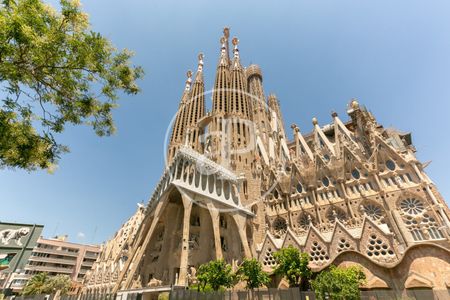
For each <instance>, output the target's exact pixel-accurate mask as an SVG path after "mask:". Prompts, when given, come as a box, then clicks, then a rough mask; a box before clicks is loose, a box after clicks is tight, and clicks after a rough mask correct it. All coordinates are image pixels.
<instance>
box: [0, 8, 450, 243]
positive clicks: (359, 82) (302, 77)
mask: <svg viewBox="0 0 450 300" xmlns="http://www.w3.org/2000/svg"><path fill="white" fill-rule="evenodd" d="M53 3H54V2H53ZM83 7H84V9H85V10H86V11H87V12H88V13H89V15H90V17H91V23H92V25H93V29H94V30H96V31H99V32H101V33H103V34H104V35H105V36H107V37H108V38H110V39H111V40H112V41H113V43H114V44H115V45H116V46H117V47H118V48H129V49H132V50H134V51H135V52H136V56H135V59H134V62H135V63H136V64H139V65H142V66H143V67H144V69H145V71H146V76H145V79H144V80H142V81H141V82H140V85H141V87H142V93H141V94H140V95H138V96H136V97H132V98H131V97H123V99H121V101H120V107H119V109H117V110H116V111H115V113H114V117H115V120H116V125H117V127H118V132H117V134H116V135H115V136H113V137H109V138H98V137H96V136H95V134H94V132H93V131H92V130H91V129H90V128H88V127H77V128H68V129H67V130H66V131H65V132H64V133H63V134H61V135H60V137H59V138H60V141H61V142H63V143H66V144H67V145H69V146H70V148H71V153H69V154H67V155H65V156H63V158H62V160H61V162H60V164H59V169H58V170H57V171H56V173H55V174H53V175H50V174H48V173H46V172H33V173H27V172H24V171H11V170H1V171H0V204H1V207H2V210H1V213H0V220H2V221H17V222H27V223H40V224H44V225H45V229H44V235H45V236H47V237H48V236H52V235H54V234H69V237H70V240H71V241H74V242H86V243H98V242H102V241H105V240H107V239H108V238H110V237H111V236H112V235H113V234H114V232H115V231H116V230H117V229H118V228H119V226H120V225H121V224H122V223H123V222H124V221H125V220H126V219H127V218H128V217H129V216H130V215H131V214H132V213H133V212H134V211H135V209H136V203H137V202H141V201H147V199H148V197H149V196H150V194H151V192H152V191H153V188H154V185H155V183H156V182H157V180H158V179H159V177H160V175H161V171H162V169H163V152H164V147H163V141H164V136H165V133H166V130H167V126H168V124H169V122H170V120H171V119H172V117H173V115H174V113H175V111H176V109H177V106H178V102H179V99H180V95H181V93H182V90H183V87H184V81H185V73H186V71H187V70H188V69H193V70H195V68H196V63H197V58H196V57H197V53H198V52H200V51H202V52H204V53H205V74H206V83H207V87H211V86H212V83H213V80H214V72H215V67H216V63H217V60H218V53H219V48H220V45H219V38H220V36H221V32H222V28H223V27H224V26H230V27H231V35H232V36H234V35H236V36H238V37H239V40H240V54H241V58H242V60H243V62H244V63H245V64H249V63H257V64H259V65H260V66H261V68H262V71H263V74H264V85H265V91H266V93H268V92H275V93H276V94H277V95H278V97H279V100H280V102H281V108H282V111H283V113H284V121H285V125H286V127H287V129H288V132H289V133H290V129H289V125H290V124H291V123H294V122H295V123H296V124H298V125H299V127H300V128H301V130H302V131H303V132H308V131H310V130H311V128H312V125H311V118H312V117H313V116H316V117H317V118H318V120H319V123H320V124H325V123H327V122H330V120H331V117H330V114H331V111H333V110H336V111H337V112H338V113H339V114H340V116H341V118H342V119H346V115H345V108H346V105H347V103H348V102H349V100H350V99H351V98H353V97H355V98H357V99H358V100H359V102H360V103H361V104H364V105H366V106H367V107H368V108H369V109H370V110H371V111H372V112H373V113H374V114H375V116H376V117H377V120H378V121H379V122H380V123H381V124H383V125H384V126H385V127H391V126H395V127H396V128H398V129H400V130H402V131H411V132H412V133H413V142H414V143H415V145H416V147H417V150H418V156H419V158H420V159H421V160H422V161H429V160H432V163H431V165H430V166H429V167H428V168H427V171H428V174H429V175H430V176H431V178H432V179H433V180H434V181H435V182H436V184H437V185H438V187H439V188H440V191H441V193H442V194H443V196H444V198H446V199H447V198H449V197H450V186H449V185H448V179H447V174H446V170H448V169H450V160H449V159H448V156H447V155H448V154H449V150H450V141H449V139H448V138H446V134H447V132H448V131H449V129H450V126H449V114H450V18H449V17H448V12H449V11H450V2H448V1H411V0H409V1H406V0H405V1H370V2H369V1H359V0H355V1H346V0H340V1H335V0H330V1H291V2H289V1H220V2H219V1H210V0H208V1H206V0H205V1H196V0H192V1H173V0H164V1H149V0H146V1H144V0H140V1H136V0H128V1H123V0H122V1H118V0H95V1H93V0H90V1H88V0H85V1H84V2H83Z"/></svg>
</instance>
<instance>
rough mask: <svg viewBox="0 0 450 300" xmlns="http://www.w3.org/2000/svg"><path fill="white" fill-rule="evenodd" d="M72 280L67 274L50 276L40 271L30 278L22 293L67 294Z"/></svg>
mask: <svg viewBox="0 0 450 300" xmlns="http://www.w3.org/2000/svg"><path fill="white" fill-rule="evenodd" d="M71 285H72V281H71V279H70V277H69V276H67V275H56V276H54V277H50V276H48V274H47V273H38V274H36V275H34V276H33V277H31V278H30V280H28V282H27V284H26V285H25V287H24V289H23V291H22V294H23V295H41V294H54V293H56V292H58V291H59V292H60V294H61V295H64V294H67V292H68V291H69V289H70V287H71Z"/></svg>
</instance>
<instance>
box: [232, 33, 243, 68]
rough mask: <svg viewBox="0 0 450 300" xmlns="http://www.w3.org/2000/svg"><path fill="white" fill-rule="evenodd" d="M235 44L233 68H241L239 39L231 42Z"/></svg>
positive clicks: (235, 38)
mask: <svg viewBox="0 0 450 300" xmlns="http://www.w3.org/2000/svg"><path fill="white" fill-rule="evenodd" d="M231 42H232V43H233V68H238V67H241V62H240V58H239V48H238V45H239V39H238V38H237V37H234V38H233V40H232V41H231Z"/></svg>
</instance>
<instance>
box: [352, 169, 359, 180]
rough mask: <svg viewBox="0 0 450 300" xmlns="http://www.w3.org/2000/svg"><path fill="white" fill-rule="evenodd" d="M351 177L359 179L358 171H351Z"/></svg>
mask: <svg viewBox="0 0 450 300" xmlns="http://www.w3.org/2000/svg"><path fill="white" fill-rule="evenodd" d="M352 176H353V178H355V179H359V178H361V174H360V173H359V171H358V169H353V171H352Z"/></svg>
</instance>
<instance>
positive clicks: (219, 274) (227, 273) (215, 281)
mask: <svg viewBox="0 0 450 300" xmlns="http://www.w3.org/2000/svg"><path fill="white" fill-rule="evenodd" d="M197 280H198V281H199V285H198V287H199V290H202V291H205V290H206V288H207V287H208V285H209V286H210V287H211V288H212V289H213V290H214V291H218V290H219V289H220V288H221V287H226V288H229V287H232V286H233V285H234V283H235V276H234V274H233V271H232V269H231V266H230V265H229V264H227V263H226V262H225V261H224V260H223V259H219V260H212V261H210V262H208V263H206V264H203V265H201V266H200V267H199V268H198V272H197Z"/></svg>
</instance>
